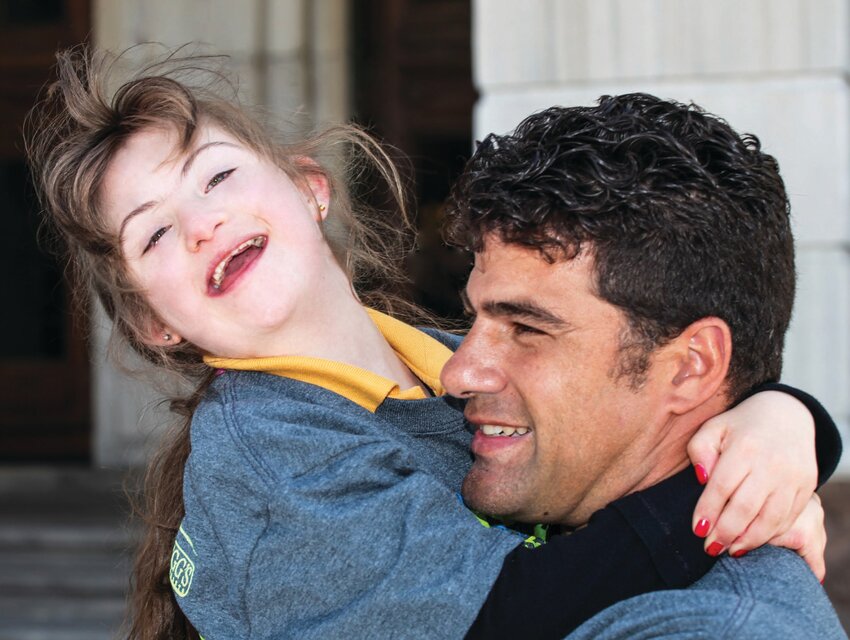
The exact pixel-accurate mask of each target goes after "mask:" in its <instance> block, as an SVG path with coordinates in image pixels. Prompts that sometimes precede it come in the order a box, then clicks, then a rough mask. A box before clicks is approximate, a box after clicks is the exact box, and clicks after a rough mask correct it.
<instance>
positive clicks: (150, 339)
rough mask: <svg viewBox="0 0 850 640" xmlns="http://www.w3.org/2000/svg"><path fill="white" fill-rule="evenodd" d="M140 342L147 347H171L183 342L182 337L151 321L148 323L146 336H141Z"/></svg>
mask: <svg viewBox="0 0 850 640" xmlns="http://www.w3.org/2000/svg"><path fill="white" fill-rule="evenodd" d="M142 342H144V343H145V344H146V345H148V346H149V347H171V346H174V345H176V344H180V343H181V342H183V337H182V336H181V335H180V334H178V333H175V332H174V331H172V330H170V329H169V328H168V327H166V326H165V325H163V324H161V323H159V322H157V321H155V320H153V321H151V322H150V325H149V328H148V331H147V335H146V336H143V338H142Z"/></svg>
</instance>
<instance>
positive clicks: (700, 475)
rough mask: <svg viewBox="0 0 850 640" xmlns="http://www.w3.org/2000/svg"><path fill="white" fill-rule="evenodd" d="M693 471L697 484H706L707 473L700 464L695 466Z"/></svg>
mask: <svg viewBox="0 0 850 640" xmlns="http://www.w3.org/2000/svg"><path fill="white" fill-rule="evenodd" d="M694 471H695V472H696V474H697V482H699V483H700V484H705V483H706V482H708V473H707V472H706V470H705V467H704V466H702V465H701V464H695V465H694Z"/></svg>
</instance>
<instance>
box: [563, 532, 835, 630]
mask: <svg viewBox="0 0 850 640" xmlns="http://www.w3.org/2000/svg"><path fill="white" fill-rule="evenodd" d="M568 637H569V638H570V640H584V639H588V640H589V639H590V638H594V639H596V640H626V639H627V638H629V639H632V638H635V639H641V638H647V639H648V638H670V639H674V638H675V639H676V640H696V639H698V638H699V639H701V638H712V639H717V638H726V639H729V640H732V639H736V640H737V639H740V640H761V639H762V638H763V639H764V640H774V639H776V638H818V639H819V640H820V639H823V640H846V639H847V634H846V633H845V632H844V631H843V629H842V627H841V623H840V622H839V621H838V617H837V615H836V614H835V610H834V609H833V608H832V605H831V603H830V602H829V599H828V598H827V597H826V594H825V593H824V591H823V589H822V587H821V586H820V584H818V581H817V580H816V579H815V577H814V575H813V574H812V573H811V571H809V568H808V567H807V566H806V564H805V563H804V562H803V560H802V559H800V558H799V556H797V555H796V554H795V553H793V552H791V551H788V550H787V549H778V548H775V547H764V548H762V549H757V550H755V551H753V552H751V553H750V554H748V555H747V556H745V557H743V558H738V559H733V558H729V557H724V558H722V559H721V560H720V561H719V562H718V563H717V565H715V567H714V568H713V569H712V570H711V571H709V573H708V574H706V575H705V577H703V578H702V579H701V580H699V581H697V582H696V583H694V584H693V585H692V586H691V587H690V588H688V589H677V590H671V591H657V592H654V593H648V594H644V595H642V596H638V597H636V598H631V599H629V600H625V601H623V602H620V603H618V604H616V605H614V606H613V607H609V608H608V609H606V610H605V611H602V612H601V613H599V614H598V615H596V616H595V617H593V618H591V619H590V620H588V621H587V622H586V623H585V624H583V625H582V626H581V627H579V628H578V629H577V630H576V631H575V632H574V633H573V634H570V636H568Z"/></svg>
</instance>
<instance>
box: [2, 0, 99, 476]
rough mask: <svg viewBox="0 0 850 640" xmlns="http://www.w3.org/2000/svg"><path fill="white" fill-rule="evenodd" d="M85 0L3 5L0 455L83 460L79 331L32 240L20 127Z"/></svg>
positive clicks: (51, 266)
mask: <svg viewBox="0 0 850 640" xmlns="http://www.w3.org/2000/svg"><path fill="white" fill-rule="evenodd" d="M89 23H90V19H89V2H88V0H2V1H0V192H1V193H2V194H3V197H2V198H0V221H2V227H3V233H0V274H2V276H0V300H2V303H0V304H2V311H0V459H2V460H6V461H9V460H15V461H23V460H25V461H42V460H85V459H87V457H88V455H89V443H90V426H89V425H90V420H89V406H90V401H89V372H88V365H87V351H86V345H85V340H84V335H85V327H84V326H82V322H80V320H79V319H78V318H77V316H76V315H74V314H73V313H72V310H71V305H70V295H69V294H70V291H69V285H68V283H67V281H66V280H65V278H64V277H63V273H62V268H61V267H60V265H59V264H58V263H57V261H56V260H55V259H53V258H51V257H49V256H48V255H47V253H46V252H45V251H44V250H43V249H42V248H41V247H40V244H41V243H40V242H39V241H38V240H37V232H38V228H39V217H38V207H37V204H36V202H35V198H34V195H33V190H32V186H31V184H30V180H29V175H28V172H27V169H26V164H25V160H24V154H23V144H22V138H21V126H22V124H23V120H24V116H25V114H26V113H27V111H28V110H29V109H30V107H31V106H32V105H33V103H34V101H35V99H36V96H37V94H38V92H39V90H40V88H41V87H42V86H43V85H44V84H45V82H47V80H48V78H49V76H50V73H51V68H52V67H53V63H54V52H55V51H56V49H57V48H60V47H66V46H71V45H74V44H77V43H80V42H82V41H84V40H85V39H86V37H87V34H88V30H89Z"/></svg>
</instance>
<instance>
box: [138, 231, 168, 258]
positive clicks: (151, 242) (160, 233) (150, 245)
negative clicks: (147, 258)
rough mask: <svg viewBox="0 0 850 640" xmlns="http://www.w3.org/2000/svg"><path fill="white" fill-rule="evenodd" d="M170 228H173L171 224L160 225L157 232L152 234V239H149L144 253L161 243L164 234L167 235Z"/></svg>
mask: <svg viewBox="0 0 850 640" xmlns="http://www.w3.org/2000/svg"><path fill="white" fill-rule="evenodd" d="M170 228H171V225H168V226H167V227H160V228H159V229H157V230H156V233H154V234H153V235H152V236H151V239H150V240H148V244H147V246H146V247H145V250H144V251H142V255H144V254H146V253H147V252H148V251H149V250H151V249H153V248H154V247H155V246H156V245H157V244H158V243H159V241H160V239H161V238H162V236H164V235H165V232H166V231H168V230H169V229H170Z"/></svg>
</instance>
